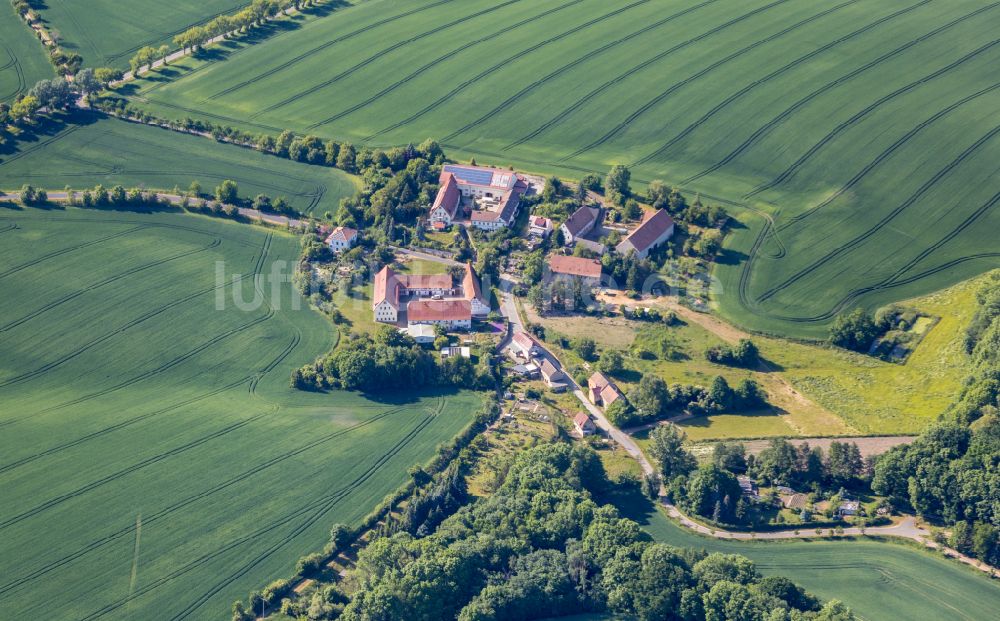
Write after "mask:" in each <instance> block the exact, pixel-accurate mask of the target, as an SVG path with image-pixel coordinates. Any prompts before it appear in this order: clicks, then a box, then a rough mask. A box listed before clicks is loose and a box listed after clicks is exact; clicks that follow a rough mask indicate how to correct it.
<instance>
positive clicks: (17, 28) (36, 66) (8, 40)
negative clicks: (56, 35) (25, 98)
mask: <svg viewBox="0 0 1000 621" xmlns="http://www.w3.org/2000/svg"><path fill="white" fill-rule="evenodd" d="M54 75H55V74H54V72H53V70H52V65H50V64H49V60H48V58H46V57H45V48H44V47H42V44H41V42H40V41H39V40H38V39H37V38H35V33H33V32H32V31H31V29H30V28H28V25H27V24H25V23H24V22H23V21H22V20H21V18H20V17H18V16H17V14H16V13H14V9H13V7H11V6H10V4H5V5H3V6H0V101H4V102H10V101H11V100H13V99H14V97H16V96H17V95H20V94H22V93H24V92H26V91H27V90H28V89H29V88H31V87H32V85H34V83H35V82H37V81H38V80H43V79H45V78H52V77H54Z"/></svg>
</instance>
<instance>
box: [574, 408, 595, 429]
mask: <svg viewBox="0 0 1000 621" xmlns="http://www.w3.org/2000/svg"><path fill="white" fill-rule="evenodd" d="M573 422H574V423H575V424H576V426H577V427H579V428H580V429H583V428H584V427H587V426H590V425H593V424H594V423H593V422H591V420H590V417H589V416H587V414H586V413H584V412H577V413H576V416H574V417H573Z"/></svg>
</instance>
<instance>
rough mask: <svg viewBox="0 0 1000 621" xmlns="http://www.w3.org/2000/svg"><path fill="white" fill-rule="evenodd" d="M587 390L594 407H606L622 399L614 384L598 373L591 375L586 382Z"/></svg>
mask: <svg viewBox="0 0 1000 621" xmlns="http://www.w3.org/2000/svg"><path fill="white" fill-rule="evenodd" d="M587 389H588V390H587V392H589V393H590V394H589V396H590V401H591V402H592V403H593V404H594V405H600V406H604V407H608V406H609V405H611V404H612V403H614V402H615V401H618V400H619V399H622V398H624V395H622V392H621V390H619V389H618V387H617V386H615V384H614V382H612V381H611V380H610V379H608V376H606V375H605V374H603V373H601V372H600V371H598V372H596V373H594V374H593V375H591V376H590V379H588V380H587Z"/></svg>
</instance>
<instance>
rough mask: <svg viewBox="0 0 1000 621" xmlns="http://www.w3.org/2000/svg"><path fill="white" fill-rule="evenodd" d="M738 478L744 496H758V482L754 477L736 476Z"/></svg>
mask: <svg viewBox="0 0 1000 621" xmlns="http://www.w3.org/2000/svg"><path fill="white" fill-rule="evenodd" d="M736 480H737V481H738V482H739V484H740V490H742V492H743V495H744V496H746V497H748V498H756V497H757V483H756V482H754V480H753V479H751V478H750V477H748V476H744V475H740V476H738V477H736Z"/></svg>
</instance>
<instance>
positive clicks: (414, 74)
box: [306, 0, 586, 130]
mask: <svg viewBox="0 0 1000 621" xmlns="http://www.w3.org/2000/svg"><path fill="white" fill-rule="evenodd" d="M585 1H586V0H570V1H569V2H566V3H564V4H560V5H559V6H556V7H553V8H551V9H548V10H547V11H543V12H542V13H539V14H538V15H534V16H532V17H528V18H526V19H522V20H521V21H519V22H515V23H513V24H510V25H509V26H504V27H503V28H501V29H500V30H497V31H494V32H491V33H490V34H488V35H486V36H483V37H480V38H478V39H474V40H472V41H469V42H467V43H464V44H463V45H461V46H459V47H457V48H455V49H453V50H451V51H449V52H447V53H445V54H443V55H441V56H438V57H437V58H435V59H434V60H432V61H430V62H428V63H425V64H424V65H421V66H420V67H419V68H417V69H416V70H415V71H413V72H411V73H410V74H408V75H407V76H405V77H403V78H401V79H400V80H397V81H396V82H394V83H392V84H390V85H389V86H387V87H385V88H384V89H382V90H380V91H379V92H377V93H375V94H374V95H372V96H371V97H369V98H368V99H365V100H364V101H361V102H358V103H356V104H354V105H353V106H350V107H348V108H345V109H344V110H341V111H340V112H337V113H336V114H334V115H333V116H329V117H327V118H325V119H323V120H322V121H319V122H317V123H313V124H312V125H309V126H308V127H306V129H307V130H312V129H316V128H317V127H320V126H321V125H326V124H327V123H333V122H334V121H337V120H339V119H342V118H344V117H345V116H348V115H349V114H352V113H354V112H357V111H358V110H360V109H362V108H364V107H366V106H369V105H371V104H373V103H375V102H376V101H378V100H379V99H381V98H382V97H384V96H386V95H388V94H389V93H391V92H392V91H394V90H396V89H397V88H399V87H401V86H403V85H405V84H407V83H409V82H411V81H413V80H414V79H415V78H417V77H418V76H420V75H421V74H423V73H424V72H425V71H429V70H430V69H432V68H434V67H435V66H437V65H439V64H440V63H443V62H445V61H447V60H450V59H452V58H454V57H455V56H457V55H459V54H461V53H462V52H464V51H466V50H468V49H471V48H473V47H475V46H477V45H479V44H480V43H485V42H487V41H490V40H491V39H494V38H495V37H498V36H500V35H502V34H506V33H508V32H510V31H512V30H517V29H518V28H520V27H522V26H525V25H527V24H531V23H533V22H535V21H538V20H539V19H542V18H545V17H548V16H549V15H552V14H553V13H557V12H559V11H562V10H563V9H566V8H569V7H571V6H574V5H577V4H580V3H582V2H585Z"/></svg>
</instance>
